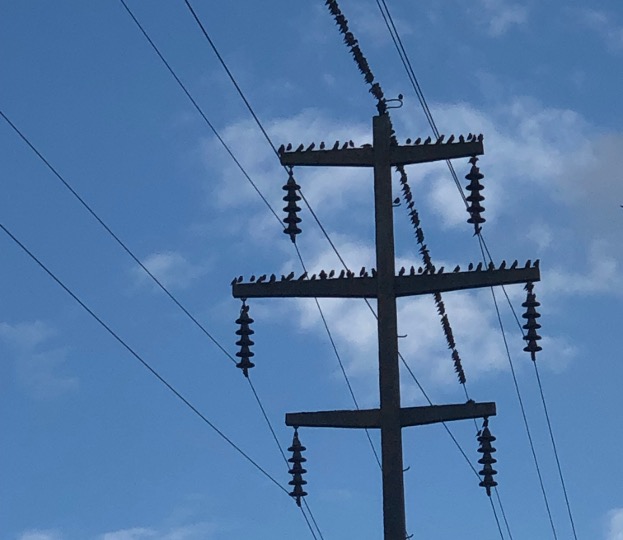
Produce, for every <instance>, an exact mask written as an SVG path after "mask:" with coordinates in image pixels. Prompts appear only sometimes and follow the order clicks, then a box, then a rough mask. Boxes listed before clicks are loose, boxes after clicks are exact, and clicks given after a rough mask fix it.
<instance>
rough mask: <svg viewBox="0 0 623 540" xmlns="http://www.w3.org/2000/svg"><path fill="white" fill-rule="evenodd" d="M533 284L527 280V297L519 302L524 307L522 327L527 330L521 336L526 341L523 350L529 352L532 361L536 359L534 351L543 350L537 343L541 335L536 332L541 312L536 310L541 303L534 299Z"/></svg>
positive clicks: (539, 326)
mask: <svg viewBox="0 0 623 540" xmlns="http://www.w3.org/2000/svg"><path fill="white" fill-rule="evenodd" d="M533 289H534V284H533V283H532V282H528V284H527V285H526V291H528V293H527V297H526V301H525V302H524V303H523V304H521V305H522V306H523V307H525V308H526V312H525V313H524V314H523V315H522V317H523V318H524V319H526V324H524V325H523V329H524V330H527V332H526V335H525V336H524V337H523V338H524V340H525V341H526V346H525V347H524V349H523V350H524V351H526V352H529V353H530V357H531V358H532V361H533V362H534V361H536V353H537V352H539V351H541V350H543V348H542V347H541V346H540V345H539V344H538V343H537V341H539V340H540V339H541V336H539V334H537V330H538V329H539V328H541V325H540V324H539V323H538V322H537V319H538V318H539V317H540V316H541V314H540V313H539V312H538V311H537V310H536V308H537V307H539V306H540V305H541V303H540V302H537V300H536V294H534V292H533Z"/></svg>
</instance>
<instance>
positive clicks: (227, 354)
mask: <svg viewBox="0 0 623 540" xmlns="http://www.w3.org/2000/svg"><path fill="white" fill-rule="evenodd" d="M0 115H1V116H2V118H3V119H4V120H5V121H6V122H7V124H9V126H11V128H12V129H13V131H15V133H17V135H19V137H20V138H21V139H22V140H23V141H24V142H25V143H26V144H27V145H28V147H29V148H30V149H31V150H32V151H33V152H34V153H35V155H36V156H37V157H38V158H39V159H40V160H41V161H42V162H43V163H44V164H45V166H46V167H47V168H48V169H49V170H50V171H51V172H52V174H54V176H56V178H58V180H59V181H60V182H61V183H62V184H63V186H65V188H66V189H67V190H68V191H69V192H70V193H71V194H72V195H73V196H74V197H75V199H76V200H77V201H78V202H79V203H80V204H81V205H82V206H83V207H84V208H85V209H86V210H87V212H88V213H89V214H91V216H92V217H93V218H94V219H95V220H96V221H97V222H98V223H99V224H100V225H101V226H102V227H103V228H104V230H105V231H106V232H107V233H108V234H109V235H110V236H111V237H112V238H113V240H115V242H117V244H118V245H119V246H121V248H122V249H123V250H124V251H125V252H126V253H127V254H128V255H129V256H130V257H131V258H132V260H133V261H134V262H135V263H136V264H138V265H139V266H140V268H141V269H142V270H143V271H144V272H145V273H146V274H147V275H148V276H149V277H150V278H151V279H152V280H153V282H154V283H155V284H156V285H158V287H159V288H160V289H161V290H162V291H163V292H164V293H165V294H166V295H167V296H168V297H169V298H170V299H171V300H172V301H173V302H174V303H175V305H176V306H177V307H178V308H180V309H181V310H182V311H183V312H184V314H185V315H186V316H187V317H188V318H189V319H190V320H191V321H192V322H193V323H194V324H195V326H197V328H199V329H200V330H201V331H202V332H203V333H204V334H205V336H206V337H208V338H209V339H210V340H211V341H212V343H214V345H216V346H217V347H218V348H219V350H220V351H221V352H222V353H223V354H225V356H227V357H228V358H229V359H230V360H231V361H232V362H234V363H236V359H235V358H234V357H233V356H232V355H231V354H229V353H228V352H227V350H226V349H225V348H224V347H223V346H222V345H221V344H220V343H219V342H218V341H217V339H216V338H215V337H214V336H213V335H212V334H211V333H210V332H208V330H207V329H206V327H205V326H203V325H202V324H201V323H200V322H199V321H198V320H197V318H196V317H194V316H193V315H192V314H191V313H190V312H189V311H188V310H187V309H186V308H185V307H184V306H183V305H182V303H181V302H180V301H179V300H178V299H177V298H176V297H175V296H174V295H173V293H172V292H171V291H169V289H167V287H165V285H164V284H163V283H162V282H161V281H160V280H159V279H158V278H157V277H156V276H155V275H154V274H153V273H152V272H151V271H150V270H149V269H148V268H147V267H146V266H145V265H144V264H143V263H142V262H141V261H140V259H139V258H138V257H137V256H136V255H135V254H134V252H133V251H132V250H131V249H130V248H129V247H128V245H127V244H126V243H125V242H124V241H123V240H121V238H120V237H119V236H118V235H117V234H115V233H114V232H113V230H112V229H111V228H110V227H109V226H108V225H107V224H106V223H105V222H104V220H103V219H102V218H100V217H99V215H98V214H97V213H96V212H95V210H93V208H92V207H91V206H90V205H89V204H88V203H87V202H86V201H85V200H84V199H83V198H82V197H81V196H80V194H79V193H78V192H77V191H76V190H75V189H74V188H73V187H72V186H71V184H70V183H69V182H68V181H67V180H66V179H65V178H64V177H63V176H62V175H61V173H59V172H58V171H57V170H56V168H55V167H54V166H53V165H52V164H51V163H50V162H49V161H48V160H47V159H46V158H45V156H44V155H43V154H42V153H41V152H40V151H39V150H38V149H37V148H36V147H35V145H34V144H33V143H32V142H31V141H30V140H29V139H28V137H26V135H25V134H24V133H23V132H22V131H21V130H20V129H19V128H18V127H17V126H16V125H15V124H14V123H13V122H12V121H11V120H10V119H9V118H8V116H7V115H6V114H5V113H4V112H3V111H1V110H0Z"/></svg>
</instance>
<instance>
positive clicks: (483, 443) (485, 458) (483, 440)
mask: <svg viewBox="0 0 623 540" xmlns="http://www.w3.org/2000/svg"><path fill="white" fill-rule="evenodd" d="M493 441H495V437H494V436H493V435H491V432H490V431H489V419H488V418H485V420H484V422H483V424H482V431H479V432H478V442H479V443H480V446H479V447H478V452H480V453H481V454H482V457H481V458H480V459H479V460H478V463H480V464H481V465H482V466H483V467H482V470H481V471H480V472H479V473H478V474H480V475H481V476H482V477H483V478H482V481H481V482H480V483H479V484H478V485H479V486H480V487H484V488H485V489H486V490H487V495H488V496H489V497H491V488H492V487H495V486H497V485H498V483H497V482H496V481H495V480H494V479H493V476H494V475H496V474H497V473H498V472H497V471H496V470H495V469H494V468H493V466H492V465H493V464H494V463H496V462H497V459H495V458H494V457H493V456H492V455H491V454H493V453H494V452H495V448H494V447H493V446H492V445H491V443H492V442H493Z"/></svg>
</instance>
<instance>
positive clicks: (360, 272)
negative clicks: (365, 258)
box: [359, 266, 366, 277]
mask: <svg viewBox="0 0 623 540" xmlns="http://www.w3.org/2000/svg"><path fill="white" fill-rule="evenodd" d="M365 273H366V267H365V266H362V267H361V270H359V277H363V275H364V274H365Z"/></svg>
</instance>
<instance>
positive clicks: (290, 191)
mask: <svg viewBox="0 0 623 540" xmlns="http://www.w3.org/2000/svg"><path fill="white" fill-rule="evenodd" d="M299 189H301V186H299V185H298V184H297V183H296V180H294V176H293V175H292V171H290V173H289V175H288V182H287V183H286V185H285V186H283V190H284V191H285V192H286V195H285V197H284V198H283V200H284V201H286V202H287V203H288V204H287V205H286V206H285V207H284V209H283V210H284V212H286V213H287V216H286V217H285V218H284V220H283V222H284V223H286V224H287V227H286V228H285V229H284V230H283V232H284V233H286V234H288V235H290V240H292V242H295V241H296V235H297V234H301V229H299V227H298V224H299V223H300V222H301V218H300V217H298V215H297V214H298V213H299V212H300V211H301V209H300V207H299V206H298V205H297V204H296V203H297V202H298V201H300V200H301V197H300V196H299V195H298V194H297V191H298V190H299Z"/></svg>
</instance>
